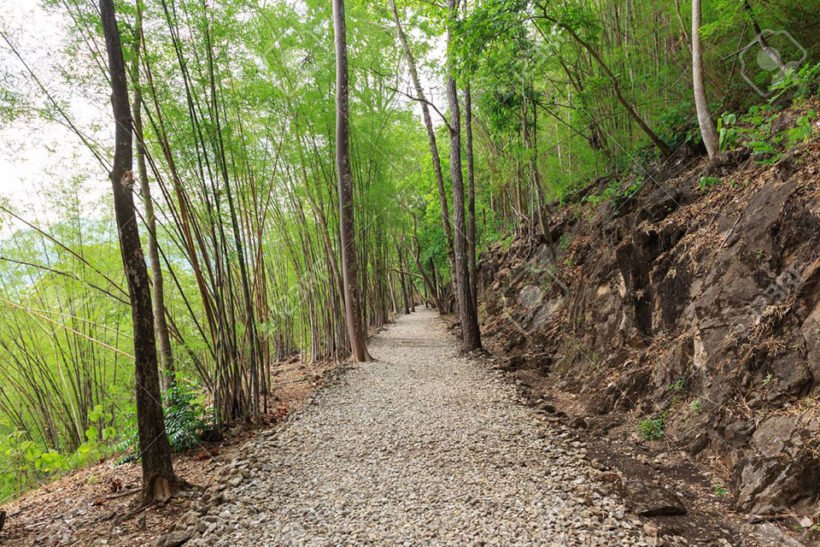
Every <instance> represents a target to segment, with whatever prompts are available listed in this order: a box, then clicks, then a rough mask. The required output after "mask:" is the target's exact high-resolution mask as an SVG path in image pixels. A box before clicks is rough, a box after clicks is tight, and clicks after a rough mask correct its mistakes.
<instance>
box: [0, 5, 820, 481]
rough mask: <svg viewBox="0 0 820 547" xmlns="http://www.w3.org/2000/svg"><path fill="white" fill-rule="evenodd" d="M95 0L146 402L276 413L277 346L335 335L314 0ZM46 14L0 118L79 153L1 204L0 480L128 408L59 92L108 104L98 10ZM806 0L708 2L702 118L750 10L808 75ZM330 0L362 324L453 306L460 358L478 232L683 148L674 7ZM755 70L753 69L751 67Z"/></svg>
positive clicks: (330, 199) (106, 290)
mask: <svg viewBox="0 0 820 547" xmlns="http://www.w3.org/2000/svg"><path fill="white" fill-rule="evenodd" d="M113 6H114V7H115V9H116V15H117V19H118V22H119V25H118V29H119V35H120V37H121V46H122V55H123V60H124V66H125V71H126V75H127V78H126V79H127V88H128V92H129V97H128V104H129V107H130V118H131V121H132V131H131V132H130V133H131V135H132V137H133V146H132V148H133V154H134V173H133V177H134V182H133V189H134V192H135V199H136V202H137V203H138V207H137V216H138V220H139V222H138V224H139V231H140V235H141V240H142V248H143V249H144V251H145V253H144V254H145V262H146V265H147V268H148V273H149V274H150V278H151V296H152V298H153V300H152V303H153V319H154V332H155V333H156V339H157V350H158V362H159V366H160V369H161V371H162V376H163V377H162V388H163V394H164V396H165V397H166V398H167V397H168V394H169V393H172V392H175V391H176V390H185V391H186V392H190V393H195V394H196V396H197V397H199V398H201V400H202V401H203V405H204V406H206V407H208V408H210V409H212V413H213V420H214V421H215V422H216V423H230V422H234V421H237V420H245V419H250V420H253V419H257V418H259V417H260V416H263V415H265V414H267V413H270V412H272V411H273V409H274V406H275V395H276V390H277V386H276V385H275V381H274V378H273V373H274V372H275V370H276V366H277V363H279V362H281V361H282V360H284V359H286V358H290V357H293V356H297V357H298V358H301V359H302V360H305V361H311V360H334V361H335V360H344V359H347V358H348V357H349V356H350V352H351V344H350V338H349V336H348V331H347V326H346V324H347V323H346V321H347V319H346V314H345V312H346V295H345V281H344V277H345V264H343V252H342V250H343V245H342V234H341V233H340V220H342V219H340V194H339V185H337V177H338V176H339V173H338V172H337V163H336V161H334V157H335V153H336V144H337V135H336V129H337V125H336V124H337V120H336V115H337V110H336V106H335V103H334V99H335V98H336V90H337V88H336V78H337V64H336V63H337V55H336V52H335V50H334V26H333V12H332V9H331V2H328V1H326V0H294V1H280V2H255V1H252V0H221V1H219V2H212V1H207V0H118V1H117V2H114V3H113ZM44 7H45V9H46V10H47V11H48V12H49V13H50V14H53V15H55V16H57V17H59V20H60V21H62V23H63V24H64V26H65V29H66V32H65V38H64V40H63V44H62V47H63V49H64V51H62V52H61V54H60V55H62V56H64V57H65V58H70V59H72V63H71V68H70V69H69V70H63V71H60V72H59V75H58V76H57V77H56V78H53V79H52V80H53V81H48V80H46V79H44V76H43V71H42V70H41V68H40V67H38V66H37V64H36V63H32V62H31V61H30V60H29V59H30V53H29V52H28V51H26V50H25V49H24V48H21V47H20V46H19V45H18V37H17V33H19V32H21V31H20V30H19V29H17V30H15V29H13V28H5V26H3V25H0V33H1V34H0V51H2V54H3V62H2V64H0V67H2V70H3V72H2V74H0V120H2V122H3V123H11V122H12V121H15V120H16V121H19V120H27V119H31V120H34V119H36V120H40V121H41V122H43V123H46V124H57V125H60V126H62V127H64V128H67V129H68V130H69V131H70V132H71V133H72V134H73V137H72V138H73V139H74V142H73V145H74V146H76V147H78V148H83V149H84V150H85V153H86V155H87V156H88V157H90V158H92V161H94V162H96V165H95V168H92V169H80V168H77V169H74V170H72V166H70V165H69V166H64V169H62V175H61V176H58V177H55V180H53V181H51V182H50V191H49V194H48V195H47V196H46V197H45V198H44V199H46V200H47V201H48V202H49V203H50V204H51V207H52V208H53V209H55V210H57V211H58V213H59V215H58V216H59V218H58V219H56V220H49V221H38V220H37V219H36V218H31V217H30V216H29V215H27V214H26V212H25V211H24V210H20V208H18V207H17V206H16V204H14V203H11V202H7V201H0V211H1V212H2V221H3V224H4V226H5V227H7V228H8V229H5V230H4V237H3V239H2V240H1V241H0V299H1V300H2V305H0V328H1V329H2V334H0V415H1V416H2V419H0V437H2V439H4V440H3V441H0V447H2V448H4V450H5V451H4V452H0V476H2V477H3V479H2V480H3V482H0V494H3V495H8V494H13V493H15V492H16V491H18V490H19V489H20V488H23V487H25V486H28V485H30V484H31V483H32V482H33V481H36V480H38V479H41V478H43V477H44V476H47V475H48V473H49V472H51V471H58V470H61V469H65V468H67V467H70V466H72V465H75V464H80V463H82V462H83V461H88V458H85V459H84V458H76V459H69V460H66V459H64V458H62V457H58V455H63V454H78V453H80V452H82V453H83V454H92V455H93V456H94V457H97V456H99V455H101V454H103V453H107V452H109V451H116V450H119V449H121V447H122V445H123V443H124V442H125V441H126V440H127V437H128V436H129V434H130V433H129V432H130V431H133V429H134V427H135V426H134V424H135V419H136V414H135V408H134V403H133V390H134V377H133V373H131V372H130V371H131V367H132V365H133V360H134V356H135V351H134V349H135V348H134V339H133V338H132V321H131V311H130V306H129V291H128V287H127V284H126V272H125V271H124V269H123V265H122V262H121V261H120V260H119V241H118V232H117V229H116V226H115V223H114V215H113V210H112V203H111V199H110V196H108V195H107V194H106V196H105V197H101V198H99V199H95V200H93V201H92V202H91V203H89V200H88V198H87V196H85V195H84V194H86V193H88V191H89V190H88V189H89V188H92V187H100V186H101V185H104V174H106V173H108V172H109V171H110V170H111V168H112V159H111V158H112V156H113V144H114V140H113V136H112V135H111V134H110V128H109V127H108V126H106V129H105V130H100V129H99V128H95V127H94V126H93V124H89V123H84V121H83V120H82V119H78V118H77V116H76V115H75V114H72V110H71V109H70V108H68V107H67V106H66V100H65V95H71V94H72V93H75V94H77V93H79V94H85V95H87V96H89V97H93V98H94V102H95V104H97V103H99V104H97V106H98V107H99V109H100V111H101V112H105V113H106V115H108V116H110V106H109V101H110V97H109V96H110V93H111V87H110V84H111V72H110V71H109V67H108V61H107V58H108V57H107V54H106V42H105V39H104V32H103V26H102V24H101V21H102V19H101V15H102V14H101V12H100V9H99V7H98V6H97V4H96V3H95V2H92V1H89V0H44ZM818 7H820V6H818V3H817V1H816V0H812V1H810V2H805V1H797V0H784V1H782V2H779V3H777V5H776V6H774V5H771V4H767V5H766V6H765V7H764V6H763V3H762V2H761V3H760V4H759V5H758V4H757V3H755V2H754V1H753V0H749V1H745V0H716V1H714V2H708V3H704V5H703V7H702V10H703V14H702V23H701V26H700V33H699V37H700V38H701V40H700V41H698V43H697V48H698V50H700V48H701V43H700V42H702V50H703V51H702V53H703V55H702V61H703V73H702V74H703V82H704V87H705V93H706V95H707V96H708V98H709V104H708V106H709V107H711V109H712V116H713V117H715V118H718V117H719V116H721V115H722V113H724V112H726V111H729V110H738V109H742V108H747V107H748V106H749V105H751V104H754V103H759V102H761V101H762V100H763V99H761V98H760V97H759V96H758V95H757V94H755V93H754V92H753V91H752V90H751V88H750V87H749V86H748V85H747V83H746V82H745V77H746V76H747V75H746V74H743V73H742V72H741V71H742V67H741V63H740V60H739V53H740V52H741V51H742V48H743V47H744V46H745V45H746V44H748V43H749V42H750V41H753V40H755V39H756V38H757V39H759V38H760V36H761V30H760V29H761V28H762V29H766V28H779V29H787V30H788V31H789V33H790V35H791V36H792V37H793V38H794V41H795V43H796V44H799V45H800V48H802V49H803V50H805V52H806V56H805V57H806V58H805V59H803V60H801V63H802V65H801V66H804V67H809V68H812V67H816V65H813V64H812V63H817V54H818V51H817V49H818V44H817V41H816V39H815V38H814V37H813V36H812V28H815V29H816V24H817V17H818V15H817V14H818V13H820V9H818ZM344 8H345V9H344V12H345V13H344V20H345V21H346V26H347V29H346V33H345V36H346V41H347V43H346V51H347V52H348V53H347V56H348V62H347V64H348V73H349V116H346V117H345V118H344V119H345V120H346V121H347V123H348V124H349V126H350V127H349V130H350V143H349V152H350V154H349V156H350V157H349V160H350V161H349V164H350V176H351V180H352V188H351V189H352V195H351V197H352V199H351V200H350V201H351V203H352V207H353V213H354V216H355V234H354V238H353V239H354V242H355V246H356V251H357V252H356V253H355V258H356V263H355V268H353V269H352V270H351V271H354V272H355V273H356V276H355V277H356V279H355V288H356V290H357V292H358V298H357V300H358V301H359V302H360V305H361V314H362V316H363V319H362V320H363V324H364V325H366V326H367V328H369V329H375V328H378V327H380V326H382V325H384V324H386V323H388V322H390V321H391V318H392V317H393V315H394V314H395V313H401V312H405V313H407V312H410V311H411V310H412V309H413V308H414V307H415V306H418V305H431V306H435V307H436V308H438V309H439V310H440V311H441V312H442V313H458V314H459V317H460V319H461V324H462V327H463V328H462V333H463V337H464V345H465V349H475V348H478V347H480V345H481V342H480V333H479V332H478V324H479V323H478V315H479V299H478V295H477V289H476V284H477V283H476V277H477V262H478V260H479V258H478V257H480V251H481V249H483V248H485V247H486V246H487V245H490V244H493V243H496V242H499V241H501V242H503V241H506V240H508V238H509V237H510V234H513V233H518V234H524V233H527V234H532V235H535V234H540V237H543V238H545V239H546V240H547V241H548V242H549V243H550V244H552V245H555V244H558V242H553V241H550V240H549V237H548V234H546V233H545V232H546V225H545V220H544V218H545V215H546V214H547V213H548V212H549V211H551V210H552V208H554V207H558V206H560V205H561V202H562V200H564V199H565V198H566V197H567V196H569V195H570V194H571V193H572V192H573V191H575V190H577V189H579V188H581V187H583V186H585V185H586V184H588V183H589V181H591V180H593V179H596V178H600V177H604V176H607V177H610V178H611V179H612V180H616V181H617V180H618V179H619V178H621V177H624V176H626V175H627V174H628V173H629V172H630V171H633V170H635V169H640V168H641V167H640V166H641V165H643V164H644V163H645V162H646V161H648V160H658V161H663V160H664V159H665V158H668V157H670V156H671V155H673V154H674V153H676V152H677V151H679V150H680V149H682V148H686V147H688V148H690V149H697V147H699V146H701V142H700V141H701V137H700V133H699V131H698V125H697V116H696V111H695V105H694V102H695V100H694V97H693V94H692V36H691V33H692V27H691V15H692V6H691V3H690V2H686V1H685V0H667V1H664V2H652V1H650V0H561V1H553V0H460V1H459V0H448V2H446V3H436V2H428V1H422V0H384V1H365V0H347V1H346V2H344ZM764 8H765V9H764ZM337 22H338V21H337ZM812 22H813V23H812ZM109 30H110V29H109ZM337 45H338V43H337ZM781 48H786V49H784V55H787V54H795V53H796V52H797V53H799V51H798V50H797V49H795V48H794V47H793V48H792V50H788V46H781ZM804 72H805V70H804ZM813 74H814V76H813V77H814V78H816V74H817V69H816V68H814V72H813ZM769 77H770V75H768V74H766V73H764V72H759V73H756V74H754V75H752V79H755V78H756V80H755V81H756V82H757V83H758V84H759V85H761V86H762V85H769V84H771V81H767V80H766V79H767V78H769ZM811 77H812V76H809V78H811ZM24 89H28V90H33V91H31V92H30V93H26V92H24V91H22V90H24ZM109 125H110V124H109ZM27 451H30V452H31V453H32V454H35V456H33V457H27ZM4 459H5V461H4ZM34 460H36V461H37V462H39V463H37V464H36V465H35V464H33V463H32V462H33V461H34ZM81 460H82V461H81Z"/></svg>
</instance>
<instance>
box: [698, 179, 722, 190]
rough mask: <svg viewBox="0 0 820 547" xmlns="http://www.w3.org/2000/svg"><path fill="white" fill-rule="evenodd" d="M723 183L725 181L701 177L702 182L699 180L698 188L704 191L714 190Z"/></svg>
mask: <svg viewBox="0 0 820 547" xmlns="http://www.w3.org/2000/svg"><path fill="white" fill-rule="evenodd" d="M722 183H723V180H721V179H719V178H717V177H700V180H698V188H700V189H701V190H702V191H706V190H708V189H709V188H712V187H713V186H717V185H719V184H722Z"/></svg>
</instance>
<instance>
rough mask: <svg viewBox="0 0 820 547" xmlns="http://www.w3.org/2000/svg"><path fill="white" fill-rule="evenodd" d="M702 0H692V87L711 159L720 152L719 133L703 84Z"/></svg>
mask: <svg viewBox="0 0 820 547" xmlns="http://www.w3.org/2000/svg"><path fill="white" fill-rule="evenodd" d="M700 13H701V10H700V0H692V87H693V88H694V90H695V109H696V110H697V114H698V125H699V126H700V135H701V137H702V138H703V144H704V146H706V152H707V153H708V154H709V159H713V158H714V157H715V156H716V155H717V153H718V135H717V131H716V130H715V124H714V123H713V122H712V116H711V115H710V114H709V102H708V101H707V100H706V87H705V86H704V85H703V46H702V45H701V41H700Z"/></svg>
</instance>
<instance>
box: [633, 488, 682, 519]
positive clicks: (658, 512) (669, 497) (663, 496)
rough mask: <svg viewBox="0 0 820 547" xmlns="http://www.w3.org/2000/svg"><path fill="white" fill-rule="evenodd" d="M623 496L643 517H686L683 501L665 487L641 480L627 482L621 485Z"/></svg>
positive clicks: (636, 512)
mask: <svg viewBox="0 0 820 547" xmlns="http://www.w3.org/2000/svg"><path fill="white" fill-rule="evenodd" d="M621 495H622V496H623V497H624V500H625V502H626V504H627V506H628V507H629V508H630V510H632V512H634V513H635V514H637V515H639V516H642V517H660V516H675V515H685V514H686V507H685V506H684V505H683V502H682V501H681V499H680V498H679V497H678V496H677V495H676V494H675V493H673V492H670V491H669V490H667V489H666V488H664V487H663V486H661V485H659V484H657V483H654V482H646V481H640V480H627V481H624V482H623V483H622V485H621Z"/></svg>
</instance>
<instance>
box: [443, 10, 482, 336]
mask: <svg viewBox="0 0 820 547" xmlns="http://www.w3.org/2000/svg"><path fill="white" fill-rule="evenodd" d="M447 7H448V21H447V46H448V51H449V46H450V44H451V42H452V27H453V25H454V24H455V21H456V17H457V14H458V4H457V0H447ZM447 99H448V102H449V105H450V177H451V178H452V180H453V247H454V252H455V267H456V271H455V279H456V298H457V299H458V311H459V318H460V320H461V335H462V340H463V343H464V350H465V351H472V350H475V349H479V348H480V347H481V333H480V332H479V328H478V316H477V315H476V309H475V306H474V305H473V294H472V290H471V288H470V272H469V266H468V264H467V262H468V260H467V234H466V231H465V230H466V225H465V219H464V179H463V175H462V173H461V112H460V107H459V104H458V91H457V89H456V81H455V75H454V74H453V61H452V57H449V56H448V62H447Z"/></svg>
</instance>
